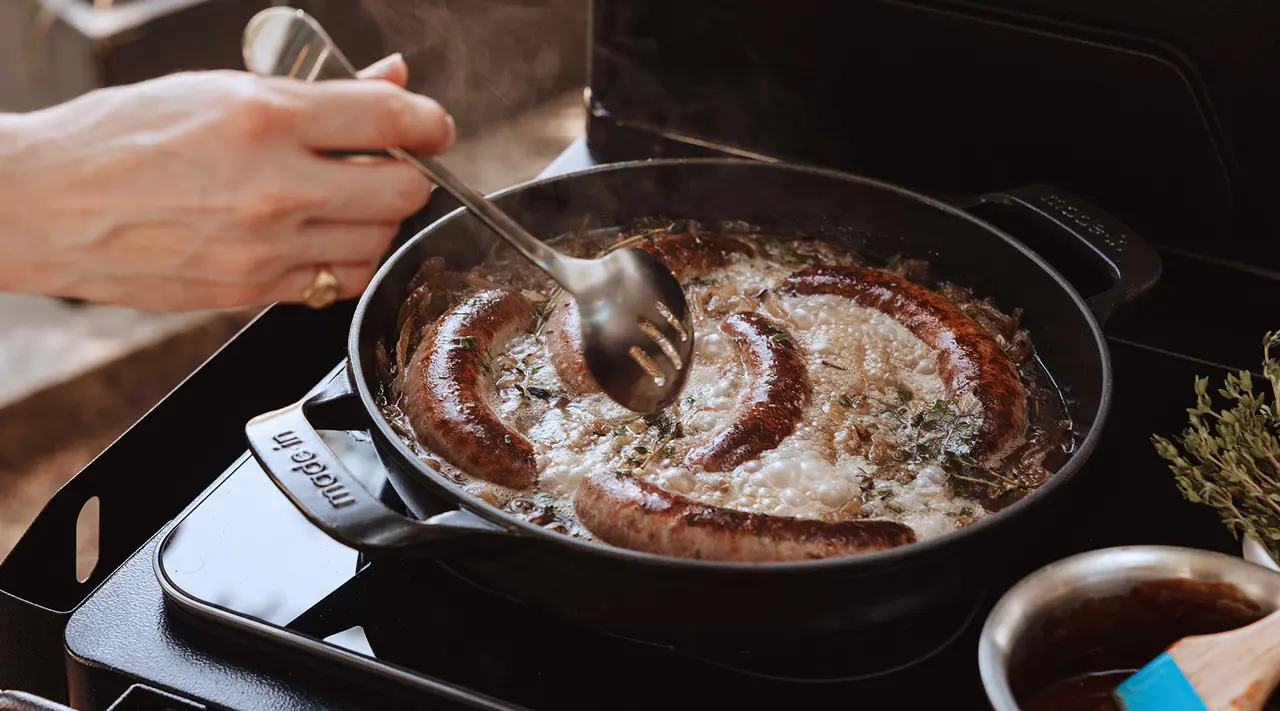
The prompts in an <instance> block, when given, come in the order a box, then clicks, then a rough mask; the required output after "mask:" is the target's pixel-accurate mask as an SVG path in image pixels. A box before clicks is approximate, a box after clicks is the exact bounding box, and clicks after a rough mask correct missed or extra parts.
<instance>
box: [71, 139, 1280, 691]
mask: <svg viewBox="0 0 1280 711" xmlns="http://www.w3.org/2000/svg"><path fill="white" fill-rule="evenodd" d="M589 160H590V154H589V153H588V152H586V151H585V150H584V148H583V146H582V145H581V144H576V145H575V146H574V147H573V148H571V149H570V150H569V151H567V152H566V154H565V157H564V159H563V160H562V161H558V162H557V164H555V165H553V166H552V167H551V168H549V169H548V171H549V172H563V171H566V170H570V169H573V168H576V167H580V166H582V165H583V164H584V162H586V161H589ZM1162 257H1163V258H1164V260H1165V274H1164V276H1163V278H1162V281H1161V283H1160V284H1159V286H1157V288H1156V289H1155V290H1154V292H1153V293H1151V294H1150V295H1149V296H1148V298H1146V299H1144V300H1143V301H1142V302H1140V303H1138V304H1134V305H1132V306H1131V307H1130V308H1128V309H1127V310H1126V311H1125V312H1124V313H1122V314H1120V315H1118V316H1117V317H1116V318H1115V319H1114V320H1113V322H1112V323H1111V324H1109V325H1108V327H1107V329H1106V330H1107V332H1108V335H1109V339H1108V343H1109V346H1110V349H1111V353H1112V358H1113V361H1114V370H1115V402H1114V406H1113V409H1112V412H1111V415H1110V417H1109V420H1108V423H1107V426H1106V430H1105V436H1104V437H1103V438H1102V440H1101V442H1100V444H1099V447H1098V449H1097V451H1096V452H1095V453H1094V455H1093V456H1092V458H1091V459H1090V461H1089V463H1088V465H1087V467H1086V469H1085V470H1084V471H1083V472H1082V473H1081V475H1080V477H1079V478H1078V483H1077V484H1076V485H1075V486H1074V487H1073V488H1072V489H1069V490H1067V491H1065V492H1064V495H1065V497H1070V498H1069V499H1068V500H1067V501H1066V502H1064V505H1066V506H1070V507H1071V512H1072V513H1070V514H1069V515H1068V516H1066V517H1064V518H1063V519H1062V522H1061V524H1060V525H1059V527H1058V528H1056V529H1055V530H1053V531H1052V532H1051V534H1050V535H1048V536H1046V537H1045V538H1044V540H1042V541H1039V542H1038V544H1037V546H1035V548H1034V551H1033V553H1032V554H1031V556H1030V557H1029V558H1028V559H1026V560H1010V561H1008V565H1007V566H1006V568H1005V571H1004V572H1005V575H1004V579H1002V580H1000V581H994V582H993V591H992V595H990V596H989V597H988V599H987V600H986V601H985V603H984V605H983V607H981V608H979V609H977V610H970V611H968V613H970V614H969V615H968V616H966V614H964V613H958V614H957V615H952V616H948V617H946V618H945V619H940V620H930V621H927V624H924V623H922V624H921V625H919V626H918V627H916V628H910V627H904V628H901V629H898V630H896V631H895V633H894V635H893V636H891V637H889V638H885V637H878V638H875V639H867V638H858V637H852V638H833V639H830V640H826V641H824V642H822V643H821V644H815V645H814V646H813V648H810V649H804V650H772V651H770V650H756V651H752V652H743V651H741V650H700V651H699V652H696V653H693V652H690V651H688V650H672V649H667V648H661V647H655V646H651V645H647V644H642V643H638V642H632V641H629V640H623V639H618V638H614V637H610V636H607V635H605V634H602V633H599V632H595V631H591V630H585V629H579V628H575V627H572V626H569V625H566V624H564V623H562V622H559V621H557V620H553V619H548V618H545V617H543V616H541V615H540V614H538V613H535V612H532V611H529V610H525V609H523V608H521V607H520V606H519V605H517V604H515V603H512V602H509V601H507V600H504V599H500V598H497V597H495V596H493V595H491V594H489V593H488V592H485V591H482V590H479V589H477V588H475V587H473V586H471V585H470V584H468V583H466V582H465V581H462V580H460V579H458V578H457V577H455V576H454V575H453V574H452V573H451V572H449V571H448V570H447V569H446V568H445V567H443V566H442V565H440V564H437V563H432V562H421V561H419V562H403V563H387V562H377V563H374V564H367V563H366V562H365V561H363V560H361V559H360V558H359V556H358V555H357V554H356V553H355V552H354V551H351V550H349V549H347V548H345V547H343V546H341V545H340V544H338V543H336V542H334V541H332V540H331V539H329V538H327V537H325V536H324V534H322V533H320V532H318V531H317V530H316V529H314V528H312V527H311V526H310V525H308V524H307V523H306V522H305V520H304V519H303V518H302V517H301V515H300V514H298V513H297V512H296V510H295V509H293V507H292V506H291V505H289V504H288V502H287V501H286V500H285V499H284V497H283V496H282V495H281V494H280V493H279V491H278V490H277V489H276V488H275V487H274V486H273V485H272V484H271V483H270V482H269V481H268V480H267V479H266V477H265V476H264V475H263V474H262V473H261V471H260V470H258V469H257V465H256V464H255V463H254V462H253V460H252V459H251V458H250V457H248V456H247V455H243V454H242V455H240V456H239V458H238V459H237V458H236V457H235V456H231V457H227V458H224V459H222V460H221V464H219V463H218V458H217V457H216V456H205V455H202V454H201V450H200V445H199V443H198V442H199V441H198V439H196V440H192V441H188V442H186V443H185V448H186V450H187V451H188V452H190V453H191V456H190V457H189V460H188V461H187V462H186V463H185V464H184V466H187V467H190V468H191V470H192V471H191V473H190V476H192V477H198V476H203V475H204V474H202V472H204V471H206V470H208V468H209V467H211V466H217V467H219V469H222V468H226V465H227V463H228V462H230V463H231V466H230V468H226V470H225V473H224V474H223V475H222V476H221V477H219V478H218V480H217V481H216V482H215V484H214V485H213V486H212V487H210V488H209V489H208V490H206V492H205V493H204V494H203V495H202V496H201V497H200V498H199V499H197V500H196V501H195V502H193V503H192V504H191V506H189V507H188V509H187V511H186V512H185V513H184V514H183V515H182V516H181V517H179V519H178V520H177V522H176V525H175V527H174V528H173V529H172V533H171V534H167V532H162V534H161V535H159V536H157V537H155V538H153V539H152V540H151V541H150V542H149V543H148V544H147V545H146V546H144V547H143V549H142V550H140V551H139V552H138V553H137V554H135V555H134V556H133V557H132V558H130V559H129V560H128V561H127V562H126V563H125V565H124V566H122V567H121V569H120V570H118V571H117V572H116V573H115V574H114V575H113V576H111V578H109V579H107V580H106V581H105V582H104V583H103V585H102V586H101V587H100V588H99V590H98V591H97V592H95V594H94V595H92V596H91V597H90V598H88V600H86V601H85V603H84V604H83V605H82V606H81V607H80V609H79V610H78V611H77V612H76V613H75V614H74V615H73V616H72V618H71V620H70V623H69V624H68V626H67V630H66V638H65V639H66V643H67V648H68V650H69V652H70V654H71V659H72V661H71V664H70V665H69V670H70V678H71V690H72V700H73V702H77V703H79V704H81V705H83V707H84V708H101V707H102V706H105V703H106V702H109V700H110V699H112V698H114V694H118V693H119V691H120V690H122V689H123V687H124V685H125V682H126V680H130V679H132V680H145V681H148V682H151V683H152V684H153V685H155V686H159V687H162V688H167V689H170V690H172V691H175V692H178V693H180V694H183V695H185V696H188V697H190V698H192V699H196V700H199V701H201V702H202V703H207V704H210V705H212V706H216V707H223V708H233V709H248V708H268V709H276V708H280V709H283V708H325V709H339V708H341V709H348V708H449V707H455V706H490V707H495V708H513V707H523V708H530V709H568V708H619V709H624V708H651V707H654V706H658V705H660V706H663V707H666V708H694V707H706V706H707V705H708V704H714V705H715V706H716V707H749V708H750V707H757V706H765V705H766V704H767V705H771V706H772V705H778V704H785V705H787V706H817V705H834V704H867V705H870V706H871V707H884V705H886V704H888V703H893V704H894V707H896V708H948V709H951V708H955V709H969V708H974V709H980V708H986V703H985V701H984V698H985V697H984V696H983V694H982V690H981V686H980V683H979V680H978V675H977V661H976V654H975V650H976V638H977V633H978V631H979V629H980V627H981V622H982V619H983V617H984V616H985V613H986V609H987V607H988V606H989V605H990V604H992V603H993V602H994V598H995V597H997V596H998V595H999V593H1000V591H1001V590H1002V589H1004V588H1005V587H1007V585H1008V584H1010V583H1011V582H1013V581H1014V580H1016V579H1017V578H1019V577H1021V576H1022V575H1024V574H1026V573H1027V572H1029V571H1030V570H1032V569H1034V568H1036V567H1039V566H1040V565H1043V564H1044V563H1047V562H1049V561H1051V560H1055V559H1058V558H1061V557H1063V556H1064V555H1068V554H1070V553H1073V552H1077V551H1082V550H1087V549H1094V548H1099V547H1105V546H1110V545H1117V544H1136V543H1146V544H1156V543H1159V544H1172V545H1185V546H1194V547H1200V548H1208V549H1214V550H1221V551H1226V552H1232V553H1235V552H1238V550H1239V544H1238V542H1236V541H1234V540H1233V539H1232V538H1231V537H1230V536H1229V535H1228V534H1227V533H1226V532H1225V531H1224V530H1223V528H1222V527H1221V526H1220V525H1219V524H1218V522H1217V520H1216V518H1215V517H1214V515H1213V514H1212V513H1211V512H1210V511H1208V510H1207V509H1204V508H1202V507H1196V506H1192V505H1190V504H1187V503H1185V502H1183V501H1182V500H1181V499H1180V497H1179V496H1178V494H1177V492H1176V490H1175V488H1174V486H1173V484H1172V481H1171V478H1170V476H1169V474H1168V471H1167V470H1166V469H1165V467H1164V466H1163V463H1162V462H1161V461H1160V460H1159V459H1158V458H1157V457H1156V456H1155V454H1154V453H1153V451H1152V449H1151V446H1150V444H1149V442H1148V437H1149V435H1150V434H1151V433H1153V432H1161V433H1171V432H1172V431H1174V430H1175V429H1177V428H1179V427H1180V426H1181V424H1182V423H1183V421H1184V418H1185V415H1184V410H1183V408H1185V407H1186V406H1187V405H1188V404H1190V403H1191V402H1192V388H1191V386H1192V379H1193V377H1194V376H1197V375H1209V376H1212V377H1214V378H1215V379H1220V378H1221V377H1222V375H1223V374H1224V373H1225V367H1230V368H1251V369H1253V368H1256V367H1257V364H1258V361H1259V359H1260V355H1261V351H1260V342H1261V337H1262V334H1263V333H1264V332H1265V331H1266V330H1268V329H1269V328H1272V327H1273V326H1274V325H1275V324H1273V323H1269V322H1268V321H1267V318H1268V316H1267V314H1266V313H1265V312H1264V310H1263V309H1251V308H1227V306H1228V305H1229V304H1231V303H1237V302H1238V303H1253V304H1268V303H1276V302H1277V301H1278V300H1280V281H1278V280H1276V279H1274V278H1272V277H1271V276H1269V275H1266V274H1262V273H1257V272H1254V271H1249V270H1245V269H1241V268H1238V267H1235V266H1231V265H1224V264H1220V263H1212V262H1208V261H1204V260H1200V259H1197V258H1195V257H1193V256H1189V255H1186V254H1182V253H1175V252H1171V251H1163V252H1162ZM1207 285H1212V289H1213V290H1212V291H1211V292H1207V288H1208V287H1207ZM285 313H288V312H277V313H275V314H273V313H271V312H268V313H267V314H265V315H264V316H263V317H262V319H260V321H259V322H258V323H257V324H255V325H254V326H251V327H250V331H247V332H246V334H245V335H244V336H242V338H250V339H252V338H257V339H269V338H273V337H274V338H277V339H278V340H277V341H276V342H275V345H276V346H277V348H275V349H271V350H268V351H265V352H266V353H267V355H266V357H263V353H264V351H263V350H261V349H260V350H259V351H258V352H257V353H242V352H237V351H235V350H234V349H229V350H228V351H224V353H223V354H221V355H220V356H219V357H224V358H230V357H231V356H237V357H238V358H239V359H240V360H238V361H237V362H236V364H235V365H236V367H235V368H231V370H232V371H235V372H238V373H240V374H242V377H243V378H244V379H245V382H248V383H252V384H254V385H255V387H257V388H258V390H257V391H255V392H254V394H253V398H254V402H259V403H260V402H261V401H262V400H264V399H269V398H272V397H275V398H278V400H277V401H275V402H272V403H271V404H270V405H268V406H266V407H264V408H261V409H263V410H265V409H271V408H273V407H278V406H282V405H285V404H287V403H288V402H290V401H293V400H296V399H298V397H299V396H301V395H302V394H303V392H302V391H303V390H305V389H306V388H305V387H302V388H299V387H298V386H297V385H296V383H297V382H298V378H299V375H298V374H299V372H314V373H316V375H313V376H312V377H313V378H316V379H314V380H312V381H311V384H312V385H315V386H317V387H318V386H319V385H320V384H322V383H323V382H324V380H325V379H327V377H331V376H332V375H333V373H335V372H336V369H335V370H330V371H329V375H328V376H325V378H320V377H319V373H322V372H323V367H325V366H323V364H324V363H326V360H325V359H326V358H327V359H328V360H327V363H328V365H327V367H328V368H335V366H338V365H339V360H340V353H341V351H340V348H341V346H340V345H336V344H340V338H338V337H335V336H334V334H324V335H323V338H320V337H317V338H315V339H314V340H312V342H311V344H310V347H307V348H299V347H297V346H298V345H299V344H300V343H303V342H305V339H306V333H305V331H302V330H300V329H299V328H298V327H297V326H296V325H294V326H292V327H291V326H289V325H288V324H289V323H290V321H288V320H287V319H286V316H285V315H282V314H285ZM329 327H330V328H332V325H330V326H329ZM253 329H258V330H256V331H254V330H253ZM266 330H269V331H272V334H271V335H264V333H265V332H266ZM338 335H339V336H340V334H338ZM331 341H332V343H331ZM335 345H336V349H335ZM215 360H216V359H215ZM227 363H228V361H226V360H224V361H222V363H221V365H220V366H219V367H223V368H228V367H229V366H228V365H227ZM214 365H215V366H217V365H218V364H217V363H214ZM237 368H238V370H237ZM191 387H192V388H195V387H204V388H205V389H206V390H209V391H210V393H212V392H213V389H212V388H210V387H209V386H208V385H207V384H206V385H203V386H202V385H200V382H199V381H196V382H195V384H193V385H192V386H191ZM222 395H223V397H227V398H229V401H228V403H227V405H226V408H227V409H230V410H231V411H233V412H237V413H238V412H239V410H240V409H243V408H244V405H243V403H242V402H241V400H240V399H239V398H237V397H236V395H235V393H227V392H224V393H222ZM207 407H208V408H211V409H212V410H213V411H214V413H213V415H210V418H209V419H216V417H215V415H216V414H217V408H218V405H217V404H216V403H210V404H208V405H207ZM237 408H239V409H237ZM164 414H165V413H164V412H159V413H153V415H152V416H153V417H155V416H164ZM244 419H246V418H241V419H240V420H239V421H238V422H233V423H232V424H234V425H237V426H238V425H241V424H242V423H243V420H244ZM143 424H145V423H143ZM219 432H221V430H219ZM219 436H221V435H219ZM326 437H327V438H329V439H330V442H331V443H333V444H334V445H335V446H343V447H345V448H346V449H347V450H348V451H349V452H350V457H351V461H352V462H356V463H355V464H352V465H351V467H352V469H353V470H357V469H359V470H363V471H364V476H365V477H366V484H368V485H370V486H371V487H373V488H374V490H378V488H379V487H380V486H381V484H380V482H379V477H380V476H381V475H380V474H379V472H378V468H377V465H376V461H375V460H373V459H362V457H366V456H367V455H368V453H369V450H368V447H369V446H370V445H369V444H368V442H367V441H365V440H364V438H363V437H362V436H361V435H360V434H359V433H355V434H344V433H327V434H326ZM219 441H221V440H219ZM123 446H125V447H128V443H127V442H125V443H124V445H123ZM144 451H145V450H144V449H139V450H138V454H139V457H137V458H136V461H135V462H134V465H135V466H138V467H147V466H155V463H154V462H148V461H147V460H146V459H145V458H144V457H142V456H141V455H142V453H143V452H144ZM215 451H225V447H222V446H220V447H218V448H215ZM220 456H223V455H220ZM117 459H118V458H117ZM119 464H120V463H119V462H118V461H117V465H119ZM181 469H182V468H181V467H178V468H177V469H176V470H175V471H174V472H173V473H174V475H176V476H182V475H183V472H182V470H181ZM215 471H216V470H215ZM388 496H390V495H388ZM388 500H390V499H389V498H388ZM166 534H167V538H166ZM153 562H154V563H155V566H154V569H153ZM157 572H159V573H160V574H161V576H162V577H164V578H165V585H166V586H167V587H168V588H169V589H168V593H169V595H168V596H166V595H165V592H164V591H162V589H161V586H160V584H159V583H158V582H157V579H156V573H157ZM690 594H697V593H696V591H690ZM672 604H673V605H676V604H679V601H678V600H673V601H672ZM749 622H750V621H749V620H744V624H749ZM926 652H930V653H931V654H926ZM922 655H923V656H925V657H926V658H924V659H922V660H920V661H918V662H917V663H914V664H907V662H909V661H910V660H912V659H915V658H917V657H920V656H922ZM903 665H905V668H902V669H899V670H897V671H891V668H893V667H896V666H903ZM860 676H861V677H868V676H869V677H870V678H854V677H860ZM78 707H79V706H78Z"/></svg>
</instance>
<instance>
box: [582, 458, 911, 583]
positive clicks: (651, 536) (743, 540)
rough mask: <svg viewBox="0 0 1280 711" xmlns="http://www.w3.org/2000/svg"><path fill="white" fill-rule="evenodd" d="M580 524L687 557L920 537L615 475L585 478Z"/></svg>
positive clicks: (792, 551) (861, 549)
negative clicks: (709, 498) (716, 499)
mask: <svg viewBox="0 0 1280 711" xmlns="http://www.w3.org/2000/svg"><path fill="white" fill-rule="evenodd" d="M573 507H574V510H575V511H577V513H578V519H579V520H580V521H581V522H582V525H584V526H586V527H587V530H589V531H591V532H592V533H593V534H595V535H596V537H598V538H599V539H600V540H602V541H604V542H605V543H608V544H610V545H613V546H618V547H620V548H629V549H631V550H637V551H643V552H646V553H657V554H660V555H669V556H677V557H681V558H699V559H702V560H729V561H751V562H764V561H783V560H808V559H813V558H831V557H836V556H845V555H853V554H856V553H867V552H871V551H877V550H884V549H886V548H893V547H895V546H901V545H905V544H908V543H913V542H915V540H916V536H915V532H914V531H912V530H911V528H910V527H908V526H905V525H903V524H900V523H897V522H895V521H872V520H861V521H834V522H827V521H817V520H811V519H799V518H789V517H783V516H769V515H767V514H755V513H746V512H743V511H734V510H731V509H723V508H718V507H715V506H708V505H706V504H700V503H697V502H695V501H692V500H690V499H688V498H686V497H684V496H681V495H679V494H673V493H671V492H668V491H664V490H663V489H660V488H658V487H657V486H655V485H653V484H650V483H648V482H645V481H641V480H639V479H636V478H634V477H631V476H628V475H625V474H619V473H617V472H611V471H601V472H596V473H594V474H591V475H589V476H587V477H586V478H585V479H583V480H582V484H580V485H579V486H578V490H577V492H576V493H575V494H574V497H573Z"/></svg>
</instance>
